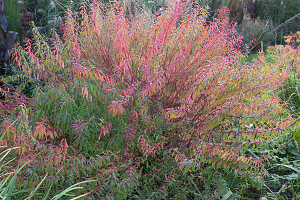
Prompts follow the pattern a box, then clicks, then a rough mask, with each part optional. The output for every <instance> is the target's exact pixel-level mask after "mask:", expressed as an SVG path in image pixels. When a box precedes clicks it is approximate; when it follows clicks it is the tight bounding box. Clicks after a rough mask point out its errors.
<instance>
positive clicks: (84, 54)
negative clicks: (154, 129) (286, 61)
mask: <svg viewBox="0 0 300 200" xmlns="http://www.w3.org/2000/svg"><path fill="white" fill-rule="evenodd" d="M103 10H105V8H103V7H100V6H99V4H98V2H97V1H94V3H93V4H92V6H91V8H90V10H89V11H88V10H87V9H86V8H85V7H82V9H81V17H80V20H78V18H76V15H74V13H73V12H72V11H71V10H69V11H68V13H67V16H66V24H65V27H64V29H65V32H64V38H63V39H64V41H62V40H61V39H60V38H59V36H58V35H57V34H55V33H54V37H53V39H52V40H51V42H50V43H49V42H48V40H47V39H45V38H44V37H43V36H42V35H41V34H39V33H38V32H37V31H36V29H35V30H34V41H33V42H31V41H29V42H28V43H27V45H26V48H24V49H22V48H21V47H19V48H17V49H16V51H15V54H14V56H15V62H16V63H17V64H18V66H19V67H20V68H21V69H22V70H23V71H24V73H28V74H29V75H31V76H34V77H36V78H37V79H42V80H44V81H46V82H47V83H48V84H49V85H53V86H55V87H56V86H57V85H58V84H59V83H64V84H66V85H68V84H69V85H70V82H72V80H73V79H79V84H78V87H80V88H81V92H82V98H84V99H86V101H88V102H103V101H102V98H103V96H102V94H103V93H104V94H106V95H107V96H109V97H111V98H112V100H111V102H110V103H109V105H108V109H109V113H108V114H109V115H110V117H112V118H114V117H119V116H122V115H127V116H130V119H131V122H132V124H130V125H131V126H133V127H138V123H139V122H140V120H141V119H143V118H145V115H153V114H154V113H156V114H157V115H160V116H164V117H165V118H166V119H167V120H168V123H169V127H170V129H171V131H170V132H169V133H165V135H164V137H166V138H168V141H169V142H170V141H174V140H175V141H177V144H178V148H179V147H180V150H179V151H177V152H176V161H177V162H178V163H180V164H181V165H183V166H184V167H187V168H188V167H189V166H190V163H193V165H194V166H197V163H198V162H199V161H201V162H203V163H210V164H212V165H214V166H216V167H228V168H234V169H235V171H236V173H238V174H240V175H247V176H248V175H249V176H250V175H252V172H253V171H254V172H261V170H262V160H263V159H259V158H255V157H251V156H248V155H247V148H250V147H253V146H254V148H255V147H258V146H259V144H261V143H264V142H265V141H267V140H268V139H269V138H272V137H273V136H274V135H276V134H277V132H276V131H279V130H282V129H284V128H285V127H286V126H288V123H289V118H288V117H287V118H283V117H282V118H281V113H282V112H283V110H282V108H281V106H280V104H279V101H278V98H276V97H275V96H273V94H272V90H273V89H274V88H275V87H277V86H278V85H279V84H280V79H281V78H282V77H283V76H285V75H286V73H282V74H281V75H277V74H276V73H275V72H274V71H272V70H271V69H270V68H266V67H264V65H263V63H264V57H263V55H260V61H261V62H257V63H256V64H255V65H254V66H247V65H242V64H241V58H242V53H241V50H240V45H241V38H240V37H238V34H237V32H236V30H235V28H234V27H232V26H230V25H229V23H228V18H227V17H226V16H227V15H228V11H227V10H224V9H223V10H221V11H220V12H219V14H218V16H217V17H216V18H215V19H214V20H213V21H212V22H211V23H210V24H209V25H206V24H205V20H206V18H207V15H206V11H205V10H203V11H202V13H201V14H200V15H199V13H198V12H196V11H195V12H184V4H183V3H174V4H172V5H171V6H170V7H169V8H167V9H166V10H165V11H164V12H163V13H162V14H161V15H160V16H158V17H156V18H153V16H151V15H149V14H147V13H141V14H140V15H137V16H133V17H132V18H130V19H129V18H127V17H126V12H125V11H126V9H124V8H123V7H120V6H118V5H114V6H113V7H112V8H111V9H110V10H108V11H107V10H106V11H105V14H103ZM148 103H149V104H151V106H147V104H148ZM137 105H140V106H137ZM271 111H272V112H271ZM266 119H268V120H266ZM275 119H276V122H275ZM148 120H149V121H150V122H152V121H151V120H152V118H151V117H148ZM277 121H278V123H277ZM80 124H84V126H87V125H86V122H84V123H81V122H80ZM80 124H76V125H75V126H76V127H80V126H79V125H80ZM150 124H151V123H150ZM251 124H252V125H251ZM253 124H254V125H253ZM76 127H75V128H76ZM110 128H111V127H110ZM110 128H109V130H110ZM112 129H113V128H112ZM78 130H79V129H78ZM80 131H81V132H83V131H82V130H81V129H80ZM80 131H79V132H80ZM102 132H103V131H102ZM148 132H149V131H148V129H147V130H145V131H144V132H143V135H141V136H136V135H135V136H133V137H139V138H138V140H137V142H138V145H139V146H140V147H141V151H142V152H143V153H144V154H145V155H149V154H151V153H153V152H157V148H158V147H159V146H161V144H162V142H159V143H158V144H157V145H154V146H151V145H149V144H148V143H147V139H145V138H147V137H148V136H147V133H148ZM124 143H125V144H126V142H124ZM187 149H188V151H187ZM186 152H190V154H189V153H186ZM191 154H192V155H191ZM248 170H249V171H248Z"/></svg>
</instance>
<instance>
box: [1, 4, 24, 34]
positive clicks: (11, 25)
mask: <svg viewBox="0 0 300 200" xmlns="http://www.w3.org/2000/svg"><path fill="white" fill-rule="evenodd" d="M21 2H22V1H20V2H19V1H18V0H4V5H5V16H6V19H7V22H8V29H9V30H11V31H16V32H18V31H19V27H20V19H21V4H20V3H21Z"/></svg>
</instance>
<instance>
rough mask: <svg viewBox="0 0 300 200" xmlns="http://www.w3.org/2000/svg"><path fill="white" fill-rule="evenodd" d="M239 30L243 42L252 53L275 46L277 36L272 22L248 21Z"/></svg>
mask: <svg viewBox="0 0 300 200" xmlns="http://www.w3.org/2000/svg"><path fill="white" fill-rule="evenodd" d="M238 29H239V33H240V34H241V35H242V36H243V42H244V43H245V45H246V46H247V47H248V50H250V51H254V50H256V51H257V50H259V49H261V48H267V47H268V46H271V45H273V44H275V39H276V34H275V32H274V31H273V29H274V26H273V24H272V22H271V21H266V20H260V19H256V20H255V21H254V20H251V19H246V20H244V22H243V24H242V25H241V26H240V27H239V28H238ZM262 44H263V46H261V45H262Z"/></svg>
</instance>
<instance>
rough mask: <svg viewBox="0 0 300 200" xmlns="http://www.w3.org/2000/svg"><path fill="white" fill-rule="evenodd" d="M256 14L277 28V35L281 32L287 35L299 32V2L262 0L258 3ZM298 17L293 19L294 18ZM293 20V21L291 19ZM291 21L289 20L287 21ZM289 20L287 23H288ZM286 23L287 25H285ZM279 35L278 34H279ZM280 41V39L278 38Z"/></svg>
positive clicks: (292, 0)
mask: <svg viewBox="0 0 300 200" xmlns="http://www.w3.org/2000/svg"><path fill="white" fill-rule="evenodd" d="M258 13H259V16H260V18H262V19H269V20H272V21H273V22H274V24H276V25H277V26H278V25H280V24H283V23H284V24H283V26H280V27H278V28H279V29H278V30H277V31H278V33H281V31H283V33H284V34H289V33H290V32H291V31H292V32H295V31H297V30H299V28H300V27H299V24H300V16H299V13H300V2H299V1H294V0H264V1H259V6H258ZM296 15H297V16H298V17H294V16H296ZM291 18H293V19H291ZM289 19H291V20H289ZM288 20H289V21H288ZM286 22H287V23H286ZM279 35H280V34H279ZM278 39H280V37H278Z"/></svg>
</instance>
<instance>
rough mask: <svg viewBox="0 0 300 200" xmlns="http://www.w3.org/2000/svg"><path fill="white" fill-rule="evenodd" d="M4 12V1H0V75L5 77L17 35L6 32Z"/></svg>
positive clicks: (6, 25)
mask: <svg viewBox="0 0 300 200" xmlns="http://www.w3.org/2000/svg"><path fill="white" fill-rule="evenodd" d="M4 10H5V5H4V0H0V39H1V43H0V75H6V74H7V71H8V70H9V60H10V50H11V48H12V46H13V44H14V42H15V41H16V39H17V36H18V33H16V32H13V31H8V24H7V20H6V18H5V15H4Z"/></svg>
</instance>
